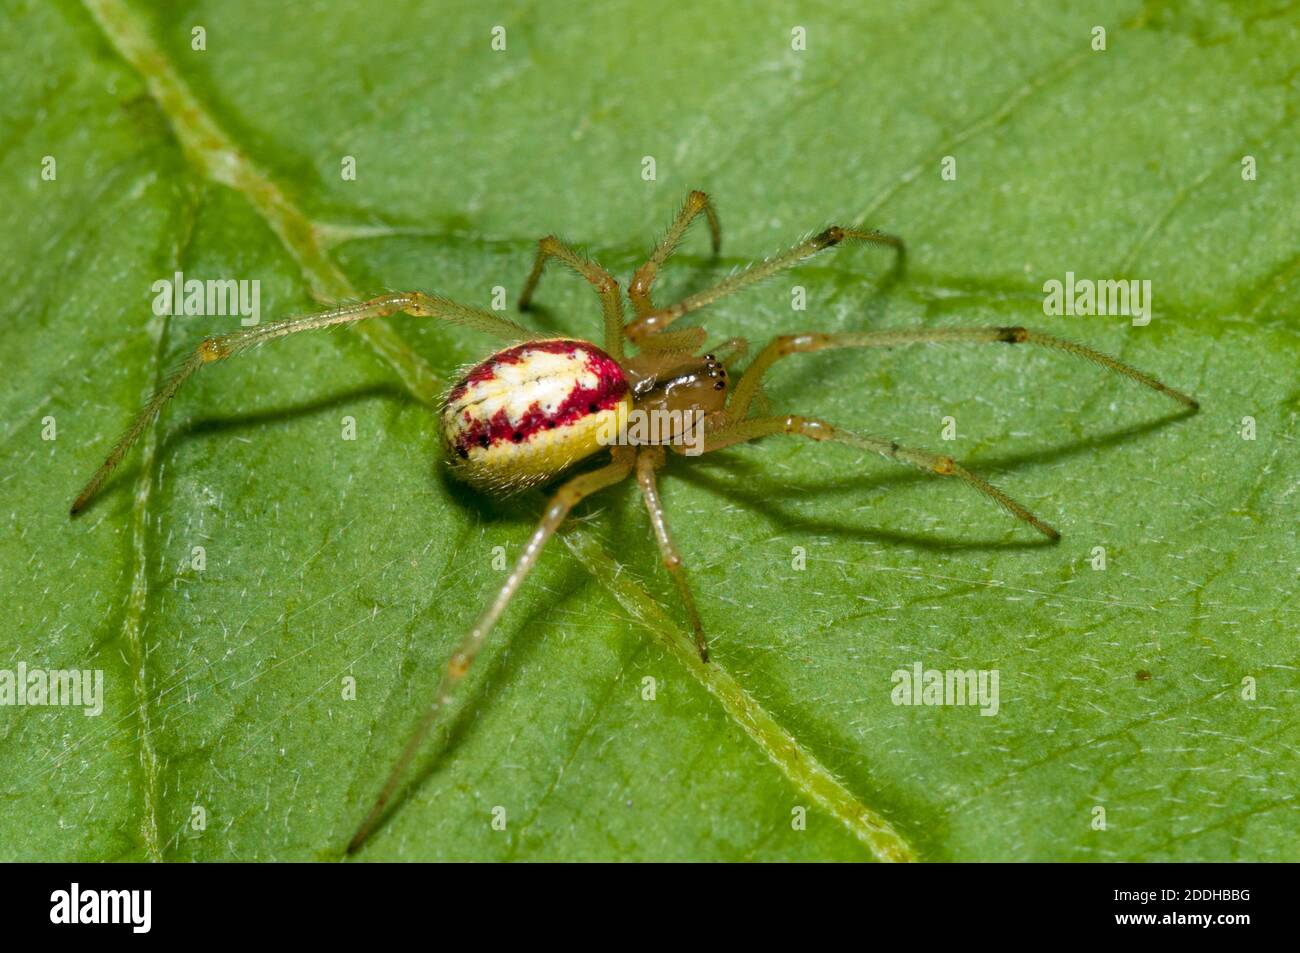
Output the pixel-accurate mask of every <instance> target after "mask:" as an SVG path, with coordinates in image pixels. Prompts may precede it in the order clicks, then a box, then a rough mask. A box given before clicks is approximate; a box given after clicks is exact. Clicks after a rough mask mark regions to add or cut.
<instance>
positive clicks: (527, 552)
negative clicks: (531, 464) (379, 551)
mask: <svg viewBox="0 0 1300 953" xmlns="http://www.w3.org/2000/svg"><path fill="white" fill-rule="evenodd" d="M634 461H635V451H634V450H633V449H632V448H630V447H614V448H613V450H612V459H611V460H610V462H609V463H608V464H606V465H605V466H603V467H601V468H600V469H599V470H592V471H591V472H589V473H582V474H579V475H578V476H575V477H573V478H572V479H570V480H568V481H567V482H566V483H564V484H563V485H561V487H560V488H559V489H558V490H557V491H556V492H555V495H554V496H552V497H551V500H550V503H549V504H547V507H546V512H545V513H544V514H543V515H542V518H541V520H540V522H538V524H537V528H536V529H534V530H533V534H532V536H530V537H529V538H528V542H527V543H526V544H525V545H524V551H523V552H522V553H521V554H520V556H519V559H518V561H517V562H516V563H515V566H514V569H512V570H511V572H510V575H509V576H507V577H506V581H505V584H504V585H502V587H501V591H500V592H498V593H497V596H496V598H495V599H493V600H492V601H491V602H490V603H489V604H488V606H487V608H486V609H484V610H483V614H482V615H480V616H479V617H478V621H477V622H475V623H474V626H473V628H471V629H470V630H469V632H468V633H467V634H466V635H465V637H464V638H463V639H462V640H461V643H460V645H459V647H457V649H456V652H455V653H454V654H453V655H452V657H451V660H450V661H449V662H448V663H447V670H446V671H445V672H444V673H443V676H442V681H441V682H440V683H439V685H438V690H437V692H435V694H434V697H433V702H432V704H431V705H430V706H429V710H428V711H426V712H425V713H424V717H422V718H421V719H420V721H419V723H418V724H417V725H416V727H415V730H414V731H413V732H412V733H411V736H410V738H409V740H408V741H407V742H406V746H405V747H404V748H403V749H402V753H401V755H399V756H398V759H397V762H396V763H395V764H394V765H393V768H392V770H391V771H390V772H389V775H388V780H387V781H385V782H384V787H383V789H382V790H381V791H380V792H379V797H378V798H376V799H375V802H374V804H373V806H372V807H371V808H370V812H369V813H368V814H367V815H366V818H365V820H364V821H362V822H361V826H360V827H358V828H357V831H356V833H355V834H353V835H352V840H351V841H349V842H348V853H354V852H355V851H356V850H357V849H358V848H359V847H360V846H361V845H362V844H363V843H364V842H365V840H366V838H367V837H368V836H369V835H370V832H371V831H372V830H373V829H374V827H375V825H376V824H377V823H378V822H379V820H380V818H381V817H382V816H383V812H384V807H385V805H386V804H387V803H388V801H389V799H390V798H391V797H392V796H393V792H394V791H396V790H397V786H398V784H399V783H400V782H401V780H402V775H403V774H404V773H405V771H406V767H407V765H408V764H410V762H411V759H412V758H413V757H415V754H416V752H417V751H418V750H419V748H420V745H421V743H422V742H423V741H424V739H425V737H427V736H428V734H429V731H430V730H431V729H432V728H433V725H434V723H435V722H436V721H437V718H438V714H439V712H441V711H442V709H443V708H445V707H446V706H447V705H448V704H450V702H451V700H452V693H453V692H454V690H455V688H456V686H457V685H459V684H460V681H461V679H463V678H464V677H465V674H466V673H467V672H468V671H469V669H470V666H471V665H473V664H474V659H475V658H476V657H477V656H478V653H479V650H480V649H481V648H482V647H483V643H484V642H485V641H486V640H487V637H488V634H489V633H490V632H491V631H492V628H493V627H494V626H495V625H496V623H497V620H498V619H500V618H501V614H502V613H503V612H505V610H506V606H507V605H509V603H510V600H511V599H513V598H514V596H515V593H517V592H518V591H519V587H520V586H521V585H522V584H523V581H524V579H526V578H527V576H528V574H529V572H531V571H532V568H533V566H534V565H536V563H537V557H538V556H539V555H541V552H542V549H543V548H544V547H545V546H546V544H547V542H548V541H549V540H550V538H551V537H552V536H554V535H555V531H556V530H557V529H559V528H560V524H561V523H563V522H564V520H565V518H566V517H567V516H568V515H569V511H570V510H572V509H573V507H575V506H576V505H577V504H578V503H579V502H580V501H581V500H582V499H583V498H584V497H587V496H590V495H591V494H592V493H595V492H596V491H597V490H601V489H604V488H605V487H607V486H610V485H612V484H614V483H617V482H618V481H620V480H622V479H624V478H625V477H627V475H628V474H629V473H631V472H632V467H633V464H634Z"/></svg>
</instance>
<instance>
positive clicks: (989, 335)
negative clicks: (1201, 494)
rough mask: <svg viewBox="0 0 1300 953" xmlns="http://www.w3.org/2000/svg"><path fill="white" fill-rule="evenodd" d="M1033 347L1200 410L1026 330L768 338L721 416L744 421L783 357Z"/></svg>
mask: <svg viewBox="0 0 1300 953" xmlns="http://www.w3.org/2000/svg"><path fill="white" fill-rule="evenodd" d="M971 343H973V344H998V343H1001V344H1037V345H1039V346H1041V347H1048V348H1052V349H1054V350H1057V351H1064V352H1065V353H1066V354H1070V355H1072V356H1074V357H1080V358H1083V359H1084V360H1086V361H1091V362H1092V363H1094V364H1097V365H1099V366H1100V367H1104V368H1105V369H1106V370H1108V371H1114V372H1115V373H1116V374H1122V375H1123V376H1125V377H1127V378H1129V379H1130V380H1134V381H1137V382H1138V383H1139V384H1142V385H1144V386H1146V387H1149V388H1151V389H1152V390H1154V391H1158V392H1160V393H1161V394H1165V395H1167V396H1168V397H1171V398H1173V399H1174V400H1176V401H1178V402H1179V403H1180V404H1183V405H1185V406H1187V407H1190V408H1191V409H1192V410H1196V409H1198V408H1199V407H1200V404H1198V403H1197V402H1196V401H1195V400H1194V399H1193V398H1191V397H1188V396H1187V395H1186V394H1184V393H1183V392H1182V391H1178V390H1174V388H1172V387H1170V386H1169V385H1167V384H1165V383H1163V382H1161V381H1159V380H1157V379H1156V378H1154V377H1152V376H1151V375H1150V374H1147V373H1145V372H1143V371H1139V370H1138V369H1137V368H1135V367H1130V366H1129V365H1128V364H1125V363H1124V362H1123V361H1117V360H1116V359H1115V358H1113V357H1110V356H1109V355H1106V354H1103V353H1101V352H1100V351H1094V350H1093V349H1092V348H1090V347H1084V346H1083V345H1082V344H1075V343H1074V342H1073V341H1066V340H1063V339H1061V338H1058V337H1053V336H1052V335H1050V334H1043V333H1042V332H1040V331H1030V330H1028V329H1026V328H1018V327H1017V328H929V329H921V330H905V331H851V332H847V333H844V334H820V333H809V334H785V335H782V336H780V337H777V338H774V339H773V340H772V341H771V342H770V343H769V344H768V345H767V346H766V347H764V348H763V350H761V351H759V353H758V356H757V357H755V358H754V361H753V363H751V364H750V365H749V367H748V368H746V369H745V372H744V374H742V375H741V378H740V382H739V383H738V384H737V385H736V387H735V389H734V390H733V391H732V393H731V400H730V402H729V403H728V404H727V414H728V416H729V417H730V418H731V419H732V420H744V419H745V416H746V414H747V413H748V411H749V404H750V401H751V400H753V398H754V395H755V393H756V392H757V391H758V387H759V384H760V383H761V382H762V379H763V375H764V374H766V373H767V371H768V369H769V368H770V367H771V366H772V365H773V364H775V363H776V362H777V361H779V360H780V359H781V358H783V357H789V356H790V355H791V354H806V353H809V352H812V351H825V350H830V349H833V348H845V347H895V346H897V345H900V344H971Z"/></svg>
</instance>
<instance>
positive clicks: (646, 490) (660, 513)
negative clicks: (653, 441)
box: [636, 446, 709, 662]
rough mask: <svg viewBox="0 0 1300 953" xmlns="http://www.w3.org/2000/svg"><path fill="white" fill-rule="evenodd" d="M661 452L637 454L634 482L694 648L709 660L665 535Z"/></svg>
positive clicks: (674, 552) (692, 602)
mask: <svg viewBox="0 0 1300 953" xmlns="http://www.w3.org/2000/svg"><path fill="white" fill-rule="evenodd" d="M663 463H664V449H663V447H659V446H655V447H648V448H646V449H645V450H642V451H641V452H640V453H638V454H637V458H636V479H637V482H638V483H639V484H640V485H641V496H642V498H643V499H644V500H645V508H646V512H647V513H648V514H649V515H650V525H651V526H652V527H653V528H654V533H655V539H656V540H658V542H659V555H660V556H661V557H662V558H663V563H664V568H665V569H667V570H668V574H669V575H670V576H671V577H672V580H673V585H674V586H676V587H677V592H678V594H679V595H680V596H681V600H682V603H683V604H684V605H685V606H686V614H687V616H689V617H690V620H691V631H692V633H694V635H695V645H696V648H698V649H699V650H700V658H701V659H702V660H703V661H705V662H707V661H708V660H709V646H708V643H707V642H706V641H705V638H704V626H703V625H702V624H701V623H700V613H699V610H697V609H696V608H695V597H694V596H692V595H691V587H690V584H689V583H688V582H687V579H686V567H685V566H684V565H683V564H682V557H681V554H680V553H679V552H678V551H677V546H676V544H675V543H674V542H673V537H672V534H671V533H670V532H669V531H668V519H667V517H666V516H665V514H664V504H663V500H661V499H660V497H659V488H658V486H657V485H656V482H655V470H657V469H658V468H659V467H661V466H663Z"/></svg>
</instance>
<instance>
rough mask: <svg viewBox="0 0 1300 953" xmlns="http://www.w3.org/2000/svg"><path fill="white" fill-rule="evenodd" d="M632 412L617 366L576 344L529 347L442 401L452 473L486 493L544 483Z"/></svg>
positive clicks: (482, 368)
mask: <svg viewBox="0 0 1300 953" xmlns="http://www.w3.org/2000/svg"><path fill="white" fill-rule="evenodd" d="M631 406H632V395H631V390H630V388H629V387H628V382H627V379H626V378H625V377H624V375H623V369H622V368H621V367H620V366H619V364H618V362H617V361H615V360H614V359H613V358H612V357H610V356H609V355H608V354H606V353H605V352H604V351H602V350H601V349H600V348H598V347H596V346H595V345H593V344H589V343H588V342H586V341H580V340H576V339H573V338H553V339H548V340H540V341H526V342H524V343H523V344H516V345H514V346H512V347H508V348H506V349H505V350H503V351H498V352H497V353H495V354H493V355H492V356H491V357H489V358H488V359H487V360H485V361H483V362H482V363H480V364H478V365H476V366H474V367H473V368H471V369H470V370H469V371H468V372H467V373H466V374H465V375H464V376H463V377H462V378H461V380H460V382H459V383H458V384H456V386H455V387H453V388H452V389H451V391H450V392H449V393H448V394H447V398H446V401H445V403H444V406H443V410H442V435H443V442H444V444H445V446H446V448H447V458H448V460H449V462H450V465H451V469H452V471H453V472H454V473H455V474H456V475H457V476H458V477H460V478H461V479H463V480H465V481H466V482H468V483H470V484H472V485H474V486H477V487H480V488H483V489H488V490H496V491H512V490H519V489H524V488H526V487H530V486H535V485H537V484H539V483H544V482H546V481H547V480H549V479H551V478H552V477H554V476H557V475H558V474H559V473H561V472H562V471H564V470H565V469H567V468H568V467H569V466H571V465H573V464H574V463H577V462H578V461H579V460H582V459H584V458H585V457H589V456H591V455H592V454H594V453H596V452H597V451H598V450H600V449H602V446H603V444H602V441H601V435H602V434H608V433H617V432H618V422H619V420H620V419H621V418H622V419H625V418H626V416H627V413H628V411H629V410H630V409H631Z"/></svg>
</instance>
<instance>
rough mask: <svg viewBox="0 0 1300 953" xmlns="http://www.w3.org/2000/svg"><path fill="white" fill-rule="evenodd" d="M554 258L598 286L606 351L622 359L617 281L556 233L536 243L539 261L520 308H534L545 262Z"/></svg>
mask: <svg viewBox="0 0 1300 953" xmlns="http://www.w3.org/2000/svg"><path fill="white" fill-rule="evenodd" d="M552 258H558V259H559V260H560V261H562V262H564V263H565V264H566V265H568V266H569V267H570V268H572V269H573V270H574V271H575V272H577V273H578V274H579V275H581V276H582V277H583V278H586V279H587V281H589V282H591V284H592V285H593V286H594V287H595V289H596V294H597V295H599V296H600V306H601V310H602V311H603V312H604V314H605V353H606V354H608V355H609V356H610V357H612V358H613V359H614V360H616V361H621V360H623V298H622V294H621V292H620V291H619V288H618V282H617V281H615V280H614V276H613V275H611V274H610V273H609V272H608V271H606V270H605V269H604V268H602V267H601V266H600V265H598V264H596V262H594V261H592V260H591V259H589V258H585V257H583V256H582V255H580V254H578V253H577V252H576V251H574V250H573V249H572V248H570V247H569V246H568V245H566V244H565V243H564V242H562V241H560V240H559V239H558V238H556V237H555V236H554V235H547V236H545V237H544V238H541V239H539V240H538V242H537V260H536V261H535V262H534V263H533V270H532V271H531V272H529V273H528V280H527V281H525V282H524V290H523V293H522V294H520V295H519V310H520V311H527V310H528V309H529V308H531V307H532V305H533V292H534V291H536V290H537V283H538V282H539V281H541V280H542V271H543V270H544V269H545V268H546V263H547V262H548V261H549V260H550V259H552Z"/></svg>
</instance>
